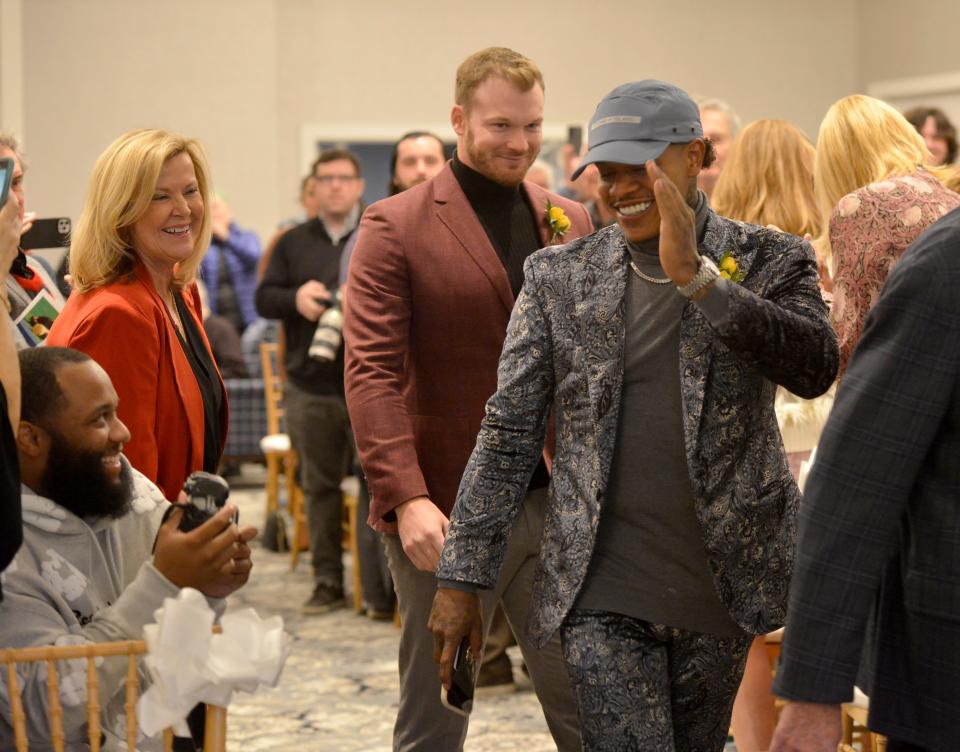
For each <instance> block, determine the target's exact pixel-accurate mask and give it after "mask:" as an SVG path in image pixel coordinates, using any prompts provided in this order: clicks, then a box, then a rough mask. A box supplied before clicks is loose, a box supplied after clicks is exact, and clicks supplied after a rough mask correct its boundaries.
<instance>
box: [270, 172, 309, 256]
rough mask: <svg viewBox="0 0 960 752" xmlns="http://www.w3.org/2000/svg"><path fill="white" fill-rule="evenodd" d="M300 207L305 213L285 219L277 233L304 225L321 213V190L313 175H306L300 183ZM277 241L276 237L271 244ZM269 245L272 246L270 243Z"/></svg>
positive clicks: (279, 225)
mask: <svg viewBox="0 0 960 752" xmlns="http://www.w3.org/2000/svg"><path fill="white" fill-rule="evenodd" d="M300 207H301V208H302V209H303V211H302V212H301V213H300V214H297V215H295V216H293V217H290V218H289V219H285V220H283V221H282V222H280V223H279V224H278V225H277V231H278V232H279V233H281V234H282V233H283V232H285V231H286V230H289V229H290V228H291V227H296V226H297V225H302V224H303V223H304V222H309V221H310V220H311V219H313V218H314V217H316V216H317V214H319V212H320V190H319V186H318V185H317V181H315V180H314V179H313V175H312V174H308V175H304V177H303V179H302V180H301V181H300ZM275 240H276V236H275V237H274V238H272V239H271V242H274V241H275ZM267 245H270V243H268V244H267Z"/></svg>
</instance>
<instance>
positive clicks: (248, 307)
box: [200, 195, 260, 336]
mask: <svg viewBox="0 0 960 752" xmlns="http://www.w3.org/2000/svg"><path fill="white" fill-rule="evenodd" d="M210 229H211V231H212V238H211V241H210V248H209V249H208V250H207V252H206V254H205V255H204V257H203V261H202V262H201V264H200V274H201V276H202V277H203V281H204V284H206V286H207V291H208V292H209V293H210V297H209V302H210V312H211V313H215V314H217V315H218V316H222V317H223V318H225V319H226V320H227V321H229V322H230V323H231V324H232V325H233V327H234V328H235V329H236V330H237V335H238V336H239V335H241V334H243V332H244V330H245V329H246V328H247V326H249V325H250V324H251V323H253V321H254V320H255V319H256V318H257V311H256V308H255V307H254V304H253V296H254V293H255V292H256V289H257V266H258V264H259V263H260V241H259V240H258V239H257V235H256V233H254V232H251V231H249V230H244V229H241V228H240V226H239V225H237V223H236V222H234V221H233V216H232V214H231V212H230V207H229V206H228V205H227V203H226V202H225V201H224V200H223V199H222V198H221V197H220V196H217V195H214V196H213V198H212V199H211V201H210Z"/></svg>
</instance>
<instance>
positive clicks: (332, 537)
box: [283, 381, 351, 588]
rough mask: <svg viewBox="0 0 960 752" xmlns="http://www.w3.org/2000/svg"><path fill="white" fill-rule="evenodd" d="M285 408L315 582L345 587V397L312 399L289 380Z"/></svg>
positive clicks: (347, 428) (314, 396) (347, 448)
mask: <svg viewBox="0 0 960 752" xmlns="http://www.w3.org/2000/svg"><path fill="white" fill-rule="evenodd" d="M283 389H284V392H283V405H284V408H285V410H286V421H287V433H288V434H289V436H290V442H291V444H293V448H294V449H295V450H296V452H297V462H298V463H299V472H298V474H299V477H300V485H301V486H302V487H303V495H304V504H305V506H306V508H307V525H308V526H309V528H310V558H311V561H312V563H313V577H314V580H315V582H316V583H317V584H318V585H319V584H320V583H326V584H328V585H333V586H334V587H338V588H340V587H343V559H342V553H343V544H342V542H341V541H342V532H341V524H342V520H343V492H342V491H341V490H340V484H341V483H342V482H343V479H344V478H345V477H346V476H347V471H348V469H349V466H350V465H349V462H350V454H351V439H350V420H349V418H348V417H347V406H346V404H345V403H344V401H343V397H340V396H337V395H332V394H311V393H310V392H305V391H303V390H302V389H299V388H297V387H296V386H294V385H293V384H291V383H290V382H289V381H288V382H287V383H286V384H284V387H283Z"/></svg>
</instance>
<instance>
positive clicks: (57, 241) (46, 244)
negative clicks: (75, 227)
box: [20, 217, 72, 251]
mask: <svg viewBox="0 0 960 752" xmlns="http://www.w3.org/2000/svg"><path fill="white" fill-rule="evenodd" d="M71 229H72V227H71V224H70V218H69V217H52V218H48V219H35V220H33V226H32V227H31V228H30V229H29V230H27V231H26V232H25V233H24V234H23V235H22V236H21V237H20V247H21V248H22V249H23V250H25V251H32V250H34V249H35V248H66V247H67V246H68V245H70V231H71Z"/></svg>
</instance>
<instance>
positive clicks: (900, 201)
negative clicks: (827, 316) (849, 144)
mask: <svg viewBox="0 0 960 752" xmlns="http://www.w3.org/2000/svg"><path fill="white" fill-rule="evenodd" d="M957 206H960V196H958V195H957V194H955V193H953V192H952V191H949V190H947V189H946V188H944V187H943V186H942V185H941V184H940V182H939V181H938V180H937V179H936V178H934V177H933V176H932V175H930V174H929V173H927V172H924V171H919V172H917V173H914V174H913V175H908V176H905V177H893V178H888V179H887V180H882V181H880V182H877V183H871V184H870V185H868V186H865V187H863V188H860V189H858V190H856V191H854V192H853V193H849V194H847V195H846V196H844V197H843V198H842V199H840V201H839V203H838V204H837V206H836V208H835V209H834V210H833V214H832V215H831V217H830V245H831V246H832V248H833V259H834V283H833V284H834V287H833V293H834V299H833V308H832V310H831V320H832V322H833V326H834V329H836V332H837V338H838V339H839V341H840V373H839V375H840V376H842V375H843V372H844V371H845V370H846V367H847V364H848V363H849V362H850V357H851V356H852V355H853V350H854V348H855V347H856V345H857V342H858V341H859V340H860V334H861V333H862V332H863V325H864V323H865V322H866V319H867V314H868V313H869V312H870V309H871V308H873V304H874V303H875V302H876V300H877V296H878V295H879V294H880V290H881V289H882V288H883V284H884V282H885V281H886V279H887V275H889V274H890V269H891V268H892V267H893V265H894V263H895V262H896V261H897V259H898V258H900V255H901V254H902V253H903V252H904V251H905V250H906V248H907V246H909V245H910V244H911V243H912V242H913V241H914V240H916V238H917V237H918V236H919V235H920V233H922V232H923V231H924V230H925V229H927V227H929V226H930V225H931V224H933V223H934V222H936V221H937V220H938V219H940V217H942V216H943V215H944V214H946V213H947V212H949V211H951V210H952V209H955V208H956V207H957Z"/></svg>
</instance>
